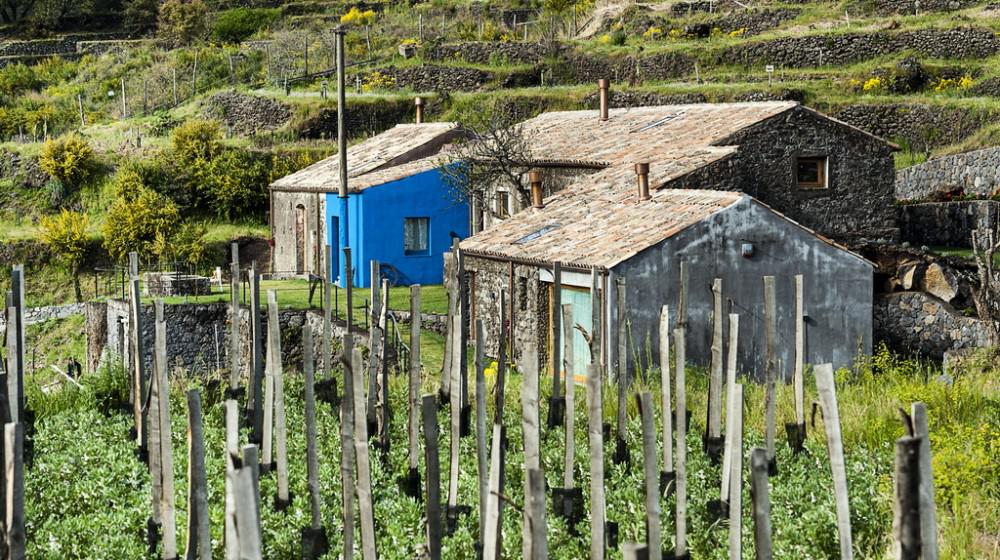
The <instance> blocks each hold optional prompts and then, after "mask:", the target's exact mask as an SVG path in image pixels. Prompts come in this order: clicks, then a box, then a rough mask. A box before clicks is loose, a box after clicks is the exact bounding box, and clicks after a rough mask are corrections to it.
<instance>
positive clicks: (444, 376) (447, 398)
mask: <svg viewBox="0 0 1000 560" xmlns="http://www.w3.org/2000/svg"><path fill="white" fill-rule="evenodd" d="M445 259H446V261H445V262H446V264H445V273H446V274H445V288H446V289H447V290H448V317H449V319H448V324H447V325H446V330H445V335H444V364H443V366H442V368H441V386H440V388H439V389H438V398H439V399H440V400H441V404H442V405H445V406H450V402H451V368H452V363H451V361H452V359H454V356H455V351H454V349H453V346H454V345H455V344H456V342H455V339H456V336H457V334H458V333H456V332H455V327H454V323H452V321H451V319H450V318H451V317H454V316H456V315H457V314H458V313H459V310H458V278H457V273H456V274H455V275H452V274H448V271H449V270H451V269H455V270H456V271H457V270H458V255H457V254H456V253H455V248H454V246H453V247H452V252H451V254H450V255H449V254H447V253H445ZM448 259H450V260H451V267H448V266H447V260H448Z"/></svg>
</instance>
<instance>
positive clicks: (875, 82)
mask: <svg viewBox="0 0 1000 560" xmlns="http://www.w3.org/2000/svg"><path fill="white" fill-rule="evenodd" d="M861 89H862V90H863V91H864V92H865V93H876V92H879V91H882V90H883V89H885V80H883V79H882V77H881V76H875V77H873V78H868V80H867V81H865V85H863V86H861Z"/></svg>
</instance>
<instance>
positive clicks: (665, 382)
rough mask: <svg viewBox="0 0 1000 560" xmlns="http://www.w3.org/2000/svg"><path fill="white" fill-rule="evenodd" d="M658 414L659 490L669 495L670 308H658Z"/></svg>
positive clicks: (672, 479) (672, 478)
mask: <svg viewBox="0 0 1000 560" xmlns="http://www.w3.org/2000/svg"><path fill="white" fill-rule="evenodd" d="M659 337H660V362H659V363H660V413H661V414H662V420H663V470H662V471H660V490H661V491H662V492H664V493H665V494H666V493H669V492H671V491H672V490H673V488H674V482H675V477H676V474H675V473H674V435H673V432H674V428H673V418H672V415H671V413H670V412H671V408H672V404H671V400H672V398H671V395H670V393H671V391H670V306H669V305H664V306H663V307H661V308H660V326H659Z"/></svg>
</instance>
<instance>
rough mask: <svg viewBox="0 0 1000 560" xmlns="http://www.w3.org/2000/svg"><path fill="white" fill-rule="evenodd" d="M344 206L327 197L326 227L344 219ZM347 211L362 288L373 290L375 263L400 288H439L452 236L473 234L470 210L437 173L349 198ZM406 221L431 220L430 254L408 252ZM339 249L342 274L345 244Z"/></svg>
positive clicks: (357, 281)
mask: <svg viewBox="0 0 1000 560" xmlns="http://www.w3.org/2000/svg"><path fill="white" fill-rule="evenodd" d="M340 203H341V201H340V200H339V199H338V197H337V195H336V194H329V195H327V205H326V208H327V224H329V223H330V220H331V218H334V217H337V218H338V219H341V218H340V212H341V210H340ZM347 207H348V212H349V216H348V228H349V231H348V235H349V239H350V245H351V249H352V260H353V261H354V267H355V274H354V279H353V280H354V285H355V286H359V287H368V286H369V285H370V282H371V279H370V278H369V277H370V265H369V262H370V261H371V260H372V259H375V260H378V261H379V262H380V263H383V264H386V265H391V266H392V267H393V268H394V269H395V270H396V271H397V274H398V281H399V282H400V283H402V284H440V283H441V282H442V279H443V273H444V270H443V269H444V258H443V255H444V253H445V252H446V251H448V250H450V249H451V234H452V233H455V234H457V235H458V236H459V237H461V238H465V237H467V236H468V234H469V210H468V205H467V204H466V203H465V202H456V201H455V200H454V193H453V192H452V191H451V189H450V188H449V187H448V186H447V185H445V184H444V181H443V180H442V178H441V175H440V173H439V171H438V170H436V169H433V170H430V171H425V172H423V173H418V174H416V175H412V176H410V177H407V178H405V179H400V180H399V181H393V182H391V183H386V184H384V185H379V186H376V187H371V188H368V189H365V190H364V191H362V192H361V193H359V194H352V195H349V196H348V204H347ZM405 218H429V220H430V224H429V228H430V232H429V236H428V237H429V244H430V251H429V252H428V254H425V255H407V254H405V253H404V250H403V223H404V220H405ZM328 231H329V228H328ZM331 233H332V232H331ZM336 240H337V238H336V237H334V236H333V235H331V237H330V238H329V239H328V242H329V243H331V244H334V241H336ZM335 248H336V249H338V250H340V251H341V258H340V261H341V262H340V269H341V271H342V270H344V266H345V263H344V259H343V251H342V250H343V242H342V241H341V245H340V246H339V247H336V246H335ZM338 276H340V275H338Z"/></svg>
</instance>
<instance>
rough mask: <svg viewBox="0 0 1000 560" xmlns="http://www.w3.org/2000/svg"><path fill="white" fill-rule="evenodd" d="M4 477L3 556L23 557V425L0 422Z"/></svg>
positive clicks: (24, 538)
mask: <svg viewBox="0 0 1000 560" xmlns="http://www.w3.org/2000/svg"><path fill="white" fill-rule="evenodd" d="M4 459H5V462H6V464H5V465H4V480H5V483H6V497H7V503H6V507H5V509H6V511H7V518H6V519H5V522H6V527H5V529H6V532H7V557H6V558H7V560H24V558H25V547H26V544H27V535H26V533H25V530H24V425H23V424H21V423H20V422H11V423H8V424H6V425H5V426H4Z"/></svg>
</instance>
